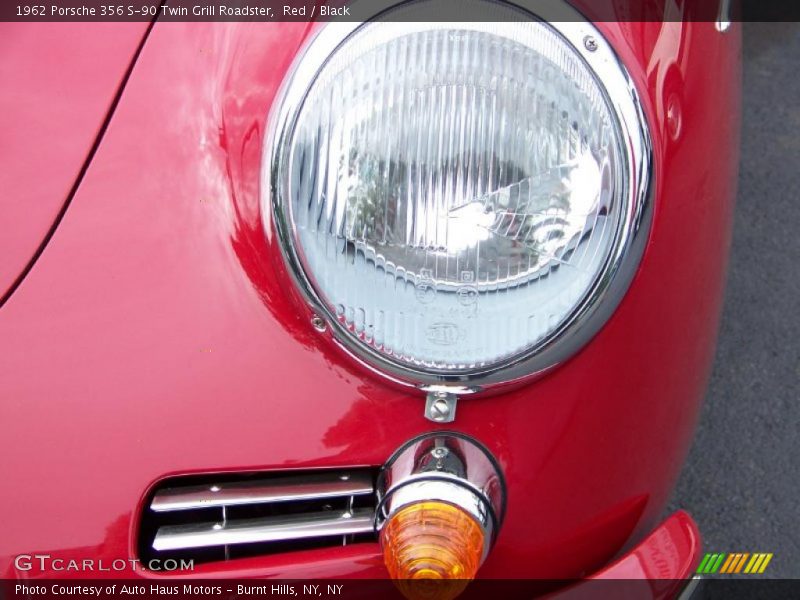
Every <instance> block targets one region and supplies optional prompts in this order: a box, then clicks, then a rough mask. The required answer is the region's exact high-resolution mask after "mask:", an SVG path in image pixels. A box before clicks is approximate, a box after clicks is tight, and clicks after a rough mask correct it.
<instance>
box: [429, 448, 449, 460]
mask: <svg viewBox="0 0 800 600" xmlns="http://www.w3.org/2000/svg"><path fill="white" fill-rule="evenodd" d="M431 454H433V456H434V458H444V457H445V456H447V455H448V454H450V452H449V451H448V450H447V448H444V447H442V446H439V447H437V448H434V449H433V450H431Z"/></svg>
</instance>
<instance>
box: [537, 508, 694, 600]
mask: <svg viewBox="0 0 800 600" xmlns="http://www.w3.org/2000/svg"><path fill="white" fill-rule="evenodd" d="M700 549H701V540H700V532H699V531H698V529H697V524H696V523H695V522H694V521H693V520H692V518H691V517H690V516H689V515H688V514H686V513H685V512H683V511H678V512H677V513H675V514H674V515H672V516H670V517H669V518H668V519H667V520H666V521H664V522H663V523H661V524H660V525H659V526H658V527H657V528H656V529H655V530H654V531H653V532H652V533H651V534H650V535H648V536H647V537H646V538H645V539H644V540H642V542H641V543H639V544H638V545H637V546H636V547H635V548H633V549H631V551H630V552H628V553H627V554H626V555H625V556H623V557H622V558H620V559H619V560H617V561H615V562H614V563H612V564H610V565H608V566H607V567H606V568H604V569H603V570H601V571H599V572H597V573H594V574H593V575H591V576H590V577H588V581H587V582H583V583H580V584H577V585H575V586H572V587H571V588H569V589H567V590H565V591H563V592H559V593H556V594H554V595H552V596H548V598H549V599H550V600H584V599H585V600H589V599H590V598H598V597H600V596H599V595H598V594H599V593H600V592H601V591H602V593H603V597H606V598H637V599H638V600H662V599H663V600H668V599H671V598H675V597H676V596H677V595H678V594H679V593H680V592H681V589H682V588H683V586H684V583H685V581H686V580H687V579H689V578H690V577H691V576H692V575H693V574H694V569H695V567H696V566H697V563H698V561H699V559H700Z"/></svg>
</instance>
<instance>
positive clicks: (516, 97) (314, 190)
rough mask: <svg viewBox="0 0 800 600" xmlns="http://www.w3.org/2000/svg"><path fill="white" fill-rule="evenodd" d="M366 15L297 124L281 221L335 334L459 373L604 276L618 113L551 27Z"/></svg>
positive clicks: (394, 358)
mask: <svg viewBox="0 0 800 600" xmlns="http://www.w3.org/2000/svg"><path fill="white" fill-rule="evenodd" d="M497 10H507V11H514V15H513V18H509V19H508V20H506V21H505V22H494V23H400V22H388V21H378V22H370V23H366V24H364V25H362V26H361V27H359V28H358V29H356V30H355V31H354V32H353V33H352V34H351V35H350V36H349V37H348V38H347V39H346V40H345V41H344V42H343V43H342V44H341V45H340V46H339V47H338V48H337V49H336V50H335V51H334V52H333V54H332V55H331V56H330V57H329V59H328V60H327V62H325V64H324V65H323V67H322V68H321V69H320V70H319V71H318V72H317V73H316V76H315V77H314V78H313V80H312V81H311V83H310V86H309V87H308V88H307V90H306V93H305V96H304V99H303V100H302V103H301V104H300V106H299V108H298V110H297V112H296V114H295V115H294V119H293V122H292V125H291V128H290V133H289V134H288V137H287V141H286V143H285V148H284V149H283V150H282V152H284V156H283V165H284V173H283V174H281V176H280V177H279V178H278V179H277V180H276V188H277V193H278V194H280V196H281V197H282V198H283V199H284V200H283V203H282V204H281V205H280V207H281V208H280V209H279V211H280V212H281V214H279V215H278V216H277V218H279V219H281V220H282V221H283V222H284V223H286V224H287V230H288V231H289V232H290V237H291V240H290V243H291V244H292V245H293V251H294V253H295V256H296V259H297V261H298V262H299V263H300V266H301V269H302V272H303V274H304V276H305V277H306V278H307V281H308V284H309V285H310V287H311V288H312V289H313V291H314V293H315V295H316V296H317V297H318V299H319V301H320V303H321V304H322V305H323V307H324V309H325V310H326V311H327V312H328V318H329V319H331V320H335V321H337V322H338V323H339V325H340V326H341V331H342V332H343V334H344V335H346V336H350V338H351V339H352V340H353V341H355V342H356V343H357V344H358V345H361V346H363V347H364V348H365V349H368V350H369V352H371V353H373V354H376V355H378V356H380V357H382V358H385V359H387V360H389V361H390V362H393V363H397V364H400V365H405V366H407V367H409V368H411V369H416V370H420V371H424V372H433V373H462V372H470V371H472V370H475V369H485V368H489V367H492V366H494V365H498V364H502V363H504V362H506V361H509V360H510V359H512V358H513V357H516V356H519V355H521V354H524V353H529V352H532V351H535V349H536V348H537V347H539V346H541V345H542V344H544V343H545V342H546V341H547V340H548V338H549V337H550V336H552V335H553V334H554V332H556V331H557V330H558V329H559V328H560V327H561V326H562V325H563V324H564V323H565V322H566V321H567V320H568V319H569V317H570V314H571V313H572V311H573V310H574V309H575V307H576V306H577V305H579V304H580V303H581V302H582V301H584V299H585V298H586V297H587V295H588V294H589V293H590V290H591V289H592V287H593V286H594V285H595V284H596V283H597V281H598V280H599V278H601V277H602V275H603V270H604V267H605V265H606V263H607V260H608V258H609V256H610V254H611V252H612V250H613V248H614V245H615V243H616V240H617V239H618V237H619V234H620V230H621V224H622V222H623V219H624V217H625V215H626V213H627V207H626V202H627V200H626V197H625V196H626V194H625V187H626V186H625V181H626V179H627V169H628V168H629V166H628V165H627V162H626V160H625V155H624V152H623V143H622V141H621V133H620V126H619V123H618V122H617V121H616V117H615V115H614V112H613V110H611V108H610V105H609V100H608V99H607V94H606V93H605V91H604V89H603V87H602V86H601V84H600V83H599V82H598V80H597V78H596V76H595V74H594V73H593V72H592V70H591V69H590V68H589V66H588V65H587V64H586V63H585V62H584V60H583V59H582V58H581V56H580V55H579V54H578V53H577V52H576V51H575V49H574V48H573V47H572V46H571V45H570V43H569V42H567V41H566V40H565V39H564V38H563V37H562V36H560V35H559V33H558V32H557V31H555V30H554V29H553V28H551V27H550V26H549V25H548V24H546V23H543V22H539V21H536V20H534V19H533V18H532V17H530V18H529V20H524V19H521V17H520V13H517V12H516V9H512V8H509V7H507V6H505V5H499V4H498V5H497Z"/></svg>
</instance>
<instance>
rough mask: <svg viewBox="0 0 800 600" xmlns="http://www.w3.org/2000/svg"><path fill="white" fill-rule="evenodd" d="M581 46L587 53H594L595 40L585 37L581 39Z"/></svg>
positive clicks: (588, 36) (595, 48) (589, 36)
mask: <svg viewBox="0 0 800 600" xmlns="http://www.w3.org/2000/svg"><path fill="white" fill-rule="evenodd" d="M583 45H584V46H585V47H586V49H587V50H588V51H589V52H595V51H596V50H597V40H596V39H595V38H594V37H593V36H591V35H587V36H586V37H585V38H583Z"/></svg>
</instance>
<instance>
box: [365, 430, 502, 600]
mask: <svg viewBox="0 0 800 600" xmlns="http://www.w3.org/2000/svg"><path fill="white" fill-rule="evenodd" d="M377 487H378V507H377V512H376V528H377V530H378V531H379V535H380V542H381V547H382V550H383V557H384V562H385V564H386V568H387V570H388V572H389V575H390V576H391V577H392V578H393V579H396V580H401V581H407V582H410V581H413V580H421V579H422V580H425V579H427V580H430V579H435V580H457V581H458V582H456V583H453V584H452V585H448V586H444V587H439V588H437V589H438V590H439V593H438V594H436V597H437V598H445V597H454V596H455V595H457V594H458V593H460V591H462V590H463V589H464V587H465V586H466V585H467V583H468V582H469V580H471V579H473V578H474V577H475V574H476V573H477V571H478V568H479V567H480V566H481V564H482V563H483V561H484V560H485V559H486V556H487V555H488V553H489V550H490V549H491V546H492V544H493V542H494V540H495V537H496V536H497V532H498V530H499V528H500V525H501V523H502V519H503V515H504V512H505V484H504V481H503V477H502V473H501V471H500V469H499V467H498V466H497V463H496V461H495V460H494V458H493V457H492V456H491V454H489V452H488V451H487V450H486V449H485V448H483V447H482V446H480V445H479V444H478V443H477V442H475V441H474V440H472V439H470V438H468V437H466V436H463V435H460V434H457V433H442V432H436V433H431V434H427V435H424V436H422V437H419V438H416V439H414V440H411V441H410V442H409V443H408V444H406V445H405V446H403V447H402V448H401V449H400V450H398V451H397V452H396V453H395V454H394V455H393V456H392V458H390V459H389V461H388V462H387V463H386V466H385V467H384V468H383V469H382V471H381V474H380V475H379V477H378V486H377ZM400 589H401V591H403V593H404V594H406V596H407V597H417V596H419V594H418V593H414V592H415V585H414V584H411V583H406V584H402V585H401V588H400ZM417 591H418V590H417Z"/></svg>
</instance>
